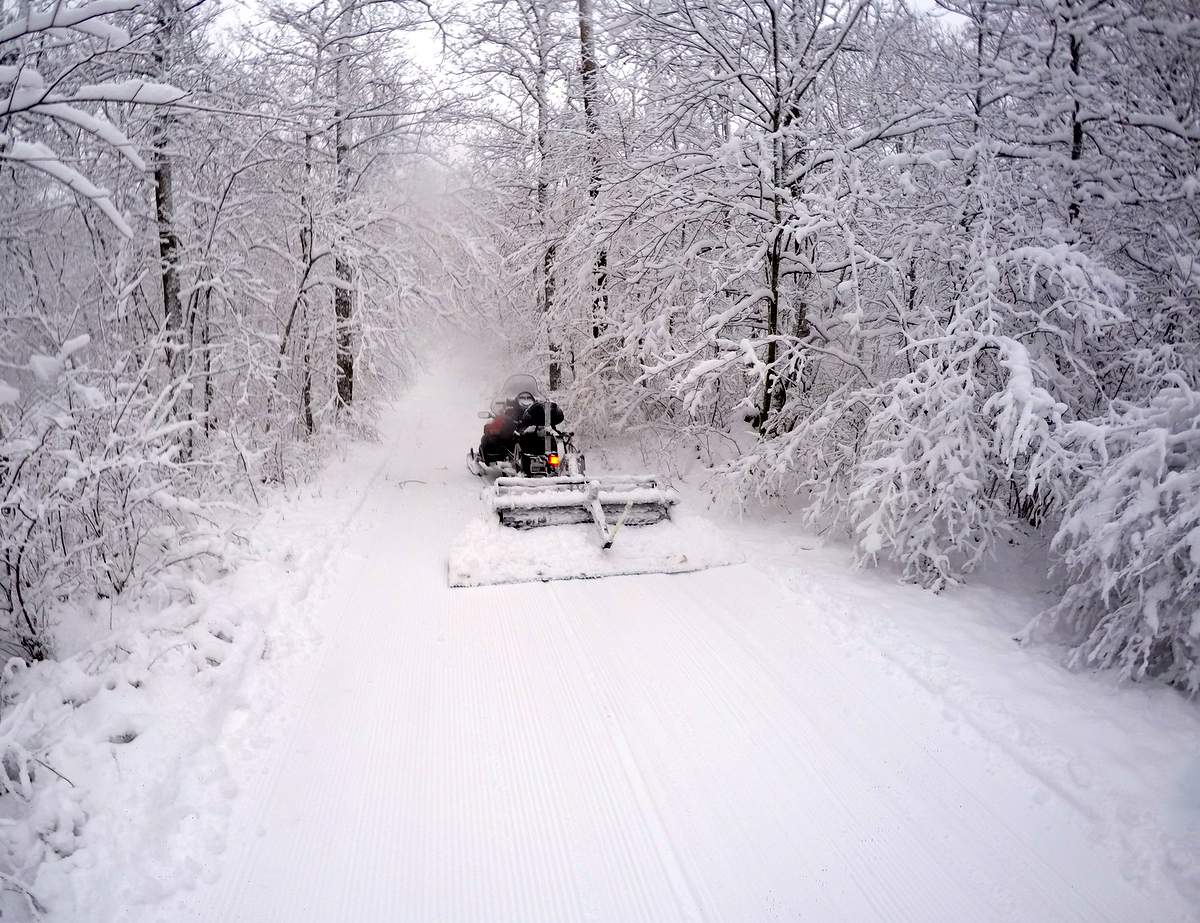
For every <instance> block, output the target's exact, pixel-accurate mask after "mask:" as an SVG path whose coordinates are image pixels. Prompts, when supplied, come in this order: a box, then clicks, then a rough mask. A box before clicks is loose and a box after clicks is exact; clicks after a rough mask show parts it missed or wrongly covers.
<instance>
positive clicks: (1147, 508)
mask: <svg viewBox="0 0 1200 923" xmlns="http://www.w3.org/2000/svg"><path fill="white" fill-rule="evenodd" d="M940 5H941V6H942V8H943V11H944V12H946V13H947V14H948V15H946V16H945V17H943V18H942V19H941V20H940V21H939V22H935V21H933V20H931V19H930V18H929V17H921V16H917V15H914V14H913V13H911V12H910V11H908V10H907V9H905V7H904V6H903V5H902V4H899V3H893V2H884V0H828V2H826V0H673V2H670V3H664V2H661V0H612V2H610V3H606V4H595V5H593V4H587V5H585V4H575V3H571V2H567V0H549V2H539V3H528V2H525V0H487V2H482V3H480V4H479V5H478V6H476V7H474V8H473V10H474V12H473V13H472V15H471V16H469V17H468V19H469V21H466V22H464V23H463V24H462V25H461V34H462V35H464V36H465V37H466V38H465V41H464V45H463V52H462V56H463V60H462V66H463V71H464V74H465V75H467V76H470V77H473V78H474V79H475V80H477V81H483V82H485V83H486V85H487V86H488V87H489V88H490V89H491V90H492V91H493V92H492V93H490V94H489V95H487V96H485V97H484V100H485V102H483V103H481V109H482V110H483V111H484V113H485V114H486V116H487V117H488V125H489V127H488V128H487V129H486V130H484V131H481V132H480V133H479V135H478V136H477V138H476V139H475V140H476V143H477V144H478V145H479V147H478V153H477V159H478V163H479V168H480V169H481V170H482V169H486V170H487V171H488V172H489V174H490V175H491V176H492V177H493V178H494V179H495V184H494V185H495V189H496V193H495V195H494V196H493V197H492V198H491V199H490V200H489V201H488V202H486V203H484V207H485V208H486V209H487V213H488V214H489V215H491V216H492V220H493V221H494V223H495V225H496V226H497V227H501V228H509V229H511V230H510V231H509V232H508V234H507V237H506V238H505V240H504V242H503V246H502V249H503V250H504V252H505V254H506V255H507V256H508V258H509V262H508V268H509V274H508V276H507V278H508V279H509V285H510V292H512V296H511V297H510V298H509V299H507V300H504V301H503V302H502V304H503V308H502V309H500V310H498V312H497V316H498V317H501V318H502V319H503V323H504V324H505V326H506V327H507V328H508V329H514V327H515V328H516V329H519V330H520V331H521V333H520V336H521V338H522V339H523V342H524V345H526V346H527V347H529V348H532V349H535V350H537V351H539V352H540V355H541V356H542V357H543V360H544V362H545V363H546V365H547V367H548V368H555V369H556V370H557V368H558V367H559V366H561V369H562V372H561V374H562V377H563V379H564V386H565V387H567V388H568V389H570V391H571V392H572V398H573V400H574V403H575V405H576V407H577V408H578V410H579V412H581V413H583V414H584V415H585V416H586V418H587V420H588V421H589V422H590V424H591V425H592V426H594V427H596V428H597V429H598V430H604V429H605V428H610V429H615V428H617V427H618V426H619V427H620V428H622V429H628V428H630V427H636V426H638V425H642V426H652V427H655V428H659V429H667V430H670V431H672V432H675V433H677V434H680V435H683V436H686V437H687V438H688V440H689V441H690V442H694V443H697V444H701V445H708V446H711V447H712V458H711V460H712V463H713V465H714V466H715V467H716V468H717V469H718V471H719V472H720V474H721V475H722V477H721V479H720V482H721V484H723V485H724V486H725V487H726V488H728V489H731V490H733V491H734V492H735V493H736V494H737V495H739V496H742V497H747V496H750V495H755V494H757V495H778V494H780V493H784V492H792V491H797V492H800V493H802V494H804V495H805V497H806V498H807V506H806V509H807V511H808V515H809V516H810V517H811V519H812V520H813V521H814V522H815V523H820V524H821V525H822V526H828V525H829V524H831V523H832V524H834V525H836V526H838V527H840V528H842V529H844V530H845V532H846V533H847V534H848V535H849V536H850V537H851V538H852V540H853V542H854V547H855V549H856V554H857V555H858V557H859V559H860V561H863V562H870V561H875V560H877V559H880V558H886V559H889V560H892V561H894V562H896V563H897V564H898V565H899V567H900V568H901V569H902V571H903V574H904V576H905V577H906V578H907V579H909V580H913V581H916V582H918V583H921V584H923V585H925V586H928V587H931V588H935V589H936V588H941V587H944V586H946V585H947V584H951V583H954V582H958V581H961V580H962V579H964V578H965V577H966V576H967V575H968V574H969V573H970V572H971V571H972V569H973V568H975V567H976V566H977V565H978V563H979V562H980V561H981V560H983V559H984V558H986V557H987V556H988V554H989V552H991V551H992V550H993V549H994V548H995V546H996V544H997V543H998V542H1000V541H1002V540H1006V539H1007V538H1008V537H1010V536H1011V535H1012V533H1013V532H1014V530H1015V529H1018V528H1022V529H1033V530H1036V531H1039V532H1041V533H1042V534H1044V535H1045V536H1046V537H1047V538H1048V539H1052V548H1053V552H1054V554H1053V563H1054V566H1055V567H1056V568H1057V574H1058V577H1059V578H1060V580H1061V582H1062V586H1063V593H1064V595H1063V601H1062V603H1061V604H1060V605H1058V606H1057V607H1055V608H1054V609H1053V610H1052V611H1050V612H1049V613H1047V614H1046V616H1045V619H1046V620H1047V623H1048V624H1052V625H1054V626H1057V627H1058V628H1059V629H1061V630H1065V631H1066V632H1067V633H1068V634H1069V635H1070V637H1071V638H1072V640H1073V643H1074V644H1075V645H1076V647H1075V651H1076V657H1077V658H1078V660H1079V661H1080V662H1086V663H1092V664H1098V665H1118V666H1119V667H1120V668H1121V670H1122V671H1123V672H1124V673H1125V674H1127V675H1129V676H1132V677H1141V676H1144V675H1147V674H1149V675H1156V676H1160V677H1162V678H1164V679H1166V680H1168V681H1170V682H1174V683H1177V684H1180V685H1182V686H1184V687H1186V688H1188V689H1190V690H1192V691H1196V690H1198V689H1200V508H1198V507H1197V506H1196V501H1195V490H1196V484H1195V474H1194V472H1195V471H1196V470H1198V469H1200V444H1198V443H1197V436H1196V434H1197V432H1200V414H1198V413H1197V403H1196V400H1195V392H1196V390H1197V388H1198V387H1200V381H1198V378H1197V376H1198V374H1200V341H1198V340H1200V205H1198V202H1200V197H1198V196H1197V192H1200V173H1198V170H1200V117H1198V115H1200V114H1198V106H1200V20H1198V19H1197V16H1196V13H1195V9H1194V4H1190V3H1187V2H1184V0H1154V2H1149V3H1129V2H1122V0H1106V2H1100V3H1097V2H1092V0H1087V2H1085V0H1060V2H1057V3H1053V4H1047V3H1043V2H1040V0H940ZM581 25H584V26H587V25H590V28H591V33H592V34H593V35H599V36H600V39H599V40H598V42H597V44H598V47H600V48H601V49H603V51H602V53H601V54H600V56H599V57H600V59H601V60H600V61H599V75H600V76H599V78H598V83H599V88H598V90H596V91H595V92H594V93H593V94H592V97H593V100H592V102H591V104H589V105H585V103H588V101H589V93H588V87H587V80H588V79H589V78H588V76H587V73H588V68H587V65H586V49H584V50H581V47H580V37H581V33H580V28H581ZM586 32H587V29H586V28H585V29H584V33H585V34H586ZM554 374H557V371H556V372H555V373H554ZM713 436H719V437H721V438H718V439H712V438H710V437H713ZM731 446H736V448H731ZM719 447H723V448H719Z"/></svg>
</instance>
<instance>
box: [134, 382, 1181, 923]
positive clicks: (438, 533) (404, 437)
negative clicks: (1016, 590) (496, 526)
mask: <svg viewBox="0 0 1200 923" xmlns="http://www.w3.org/2000/svg"><path fill="white" fill-rule="evenodd" d="M485 393H486V386H485V385H484V384H483V383H480V384H479V385H478V386H477V387H466V388H464V387H463V386H462V384H461V383H460V382H452V381H451V380H450V376H449V375H447V374H442V375H436V374H435V375H430V376H428V377H426V378H425V379H424V380H422V381H421V382H420V383H418V385H417V386H416V387H414V388H413V389H412V390H411V391H409V392H408V393H407V394H406V395H405V397H404V398H403V399H402V400H401V401H400V402H399V403H398V404H397V405H396V408H395V410H394V413H392V414H391V415H390V416H389V417H388V418H387V419H385V420H384V421H383V423H382V425H381V430H382V433H383V440H382V441H381V443H380V444H379V445H378V446H371V447H369V448H366V449H364V450H362V452H361V453H360V457H359V460H358V462H357V463H355V464H352V465H343V466H341V467H340V468H339V469H338V472H339V475H338V476H339V477H340V478H343V479H344V480H342V481H341V483H338V484H336V485H333V484H331V487H330V489H331V490H332V489H334V487H335V486H336V488H337V489H338V490H340V491H341V492H342V495H344V496H345V497H347V498H353V497H355V496H357V502H356V503H354V504H352V505H351V506H350V508H348V509H347V511H346V519H345V522H344V523H343V524H342V525H341V526H340V527H339V529H340V533H341V541H340V546H341V547H340V548H336V549H332V550H331V555H332V556H331V558H330V560H329V561H328V562H327V568H328V569H329V570H330V574H331V576H330V578H329V579H330V581H331V583H330V584H329V590H328V592H327V593H326V594H325V601H324V602H323V603H322V604H321V609H320V611H319V612H318V620H319V622H320V625H319V629H320V631H321V632H322V633H323V635H324V637H325V641H324V645H323V647H322V649H321V653H320V655H319V656H318V657H314V658H312V660H311V662H310V663H309V664H308V665H307V666H306V667H305V670H304V672H305V673H306V675H305V676H304V677H302V678H301V679H302V681H300V682H297V683H296V684H295V685H294V687H293V688H292V689H291V690H290V694H291V695H292V696H294V701H293V702H292V706H293V707H292V708H291V710H290V713H291V714H293V715H294V720H292V721H291V723H290V725H289V726H288V727H286V728H284V729H281V730H280V732H279V735H278V741H277V744H276V746H275V747H274V749H273V751H272V753H271V754H270V755H269V763H268V764H267V769H266V771H265V772H261V773H259V774H258V775H256V776H253V777H252V779H251V781H250V782H248V783H246V784H247V786H248V787H247V790H246V791H244V792H243V795H242V797H241V799H240V802H239V805H240V807H238V808H237V809H236V810H235V817H236V818H238V822H239V826H237V827H236V828H235V829H234V832H233V842H231V844H230V845H229V847H228V849H227V851H226V853H225V854H224V856H223V857H222V860H221V861H222V865H221V867H220V868H218V869H214V870H212V871H213V876H212V877H213V881H212V883H210V884H209V885H206V886H204V887H202V888H200V889H199V890H197V891H195V892H192V893H191V894H188V895H184V896H182V897H177V898H176V899H174V900H173V901H172V902H168V903H165V904H163V905H162V906H160V907H156V908H153V909H149V908H147V911H148V912H147V916H146V919H154V920H158V921H174V920H198V921H204V923H234V921H255V923H268V921H289V923H291V921H298V920H305V921H316V923H325V921H354V923H373V921H379V923H383V921H399V920H403V921H514V923H516V921H521V923H534V921H559V923H562V921H585V920H586V921H654V923H667V921H674V920H679V921H685V920H707V921H751V920H773V919H787V920H795V919H805V920H816V921H827V920H854V921H864V920H921V921H943V920H944V921H961V920H996V921H1022V920H1024V921H1046V920H1054V921H1067V920H1087V921H1098V920H1114V921H1115V920H1129V919H1143V920H1145V919H1177V918H1182V917H1183V915H1184V913H1185V912H1184V911H1183V910H1181V909H1180V906H1181V905H1179V904H1178V903H1176V902H1175V901H1174V900H1173V899H1172V898H1168V897H1163V898H1162V900H1161V901H1160V902H1159V904H1158V905H1157V906H1155V904H1154V903H1153V901H1151V902H1150V903H1149V904H1148V903H1147V895H1146V894H1145V893H1144V892H1142V891H1140V890H1138V889H1136V888H1135V887H1134V886H1133V885H1131V884H1129V883H1128V882H1127V879H1126V878H1125V877H1124V876H1123V875H1122V873H1121V869H1120V868H1119V867H1118V859H1117V858H1116V857H1115V856H1114V855H1112V854H1110V853H1109V852H1108V851H1107V850H1106V849H1105V848H1104V846H1103V845H1102V844H1099V843H1096V842H1093V840H1092V838H1091V837H1090V836H1089V832H1088V831H1089V817H1088V816H1087V809H1086V807H1083V806H1080V805H1077V804H1073V803H1072V801H1071V799H1070V795H1069V793H1066V792H1063V793H1054V792H1051V793H1050V795H1049V797H1048V798H1047V797H1046V796H1045V792H1044V790H1045V785H1044V784H1043V783H1042V782H1041V781H1039V780H1037V779H1035V778H1034V777H1033V776H1032V775H1030V774H1029V772H1028V771H1027V770H1026V769H1025V768H1023V767H1022V766H1021V765H1020V764H1019V763H1018V762H1016V761H1014V760H1012V759H1009V758H1007V757H1006V756H1005V754H1004V753H1003V752H1001V751H998V750H997V749H996V748H994V747H992V746H990V745H989V743H988V742H987V741H986V740H984V739H982V738H981V737H979V736H978V735H974V734H973V732H972V730H971V729H970V728H969V727H965V726H963V725H962V724H961V723H955V722H953V721H951V720H950V719H949V718H948V717H947V715H946V713H945V710H944V708H943V707H942V705H941V703H939V701H938V700H937V698H936V696H934V695H931V694H930V692H929V691H928V690H926V689H923V688H921V687H920V686H919V685H918V684H916V683H915V682H913V681H912V680H911V679H910V678H908V677H906V676H904V675H902V674H900V673H895V672H893V673H889V674H885V675H881V673H880V671H879V668H878V665H877V663H875V662H874V661H872V660H871V659H870V658H867V657H864V656H862V655H861V652H859V653H856V652H855V651H854V650H852V649H850V648H846V647H842V646H839V644H838V642H836V641H835V640H833V639H831V638H830V637H828V635H827V634H826V633H824V632H820V631H814V630H813V624H814V619H813V617H812V613H813V612H814V609H813V606H815V605H818V604H819V603H818V602H815V601H814V599H806V598H805V597H804V596H803V595H802V594H799V593H796V592H791V591H788V590H786V589H784V588H782V587H781V586H779V585H778V584H777V583H774V582H772V580H771V578H770V577H768V576H767V575H765V574H764V573H762V572H760V571H757V570H755V569H754V568H752V567H750V566H747V565H742V566H736V567H730V568H722V569H719V570H710V571H705V572H701V573H697V574H689V575H678V576H648V577H621V578H612V579H607V580H600V581H577V582H571V583H548V584H523V585H514V586H497V587H487V588H482V589H465V590H451V589H449V588H448V587H447V585H446V575H445V557H444V556H445V549H446V548H447V547H448V545H449V544H450V543H451V541H452V540H453V539H454V538H455V536H456V535H457V534H458V533H459V532H460V531H461V530H462V528H463V527H464V525H465V523H466V522H468V521H469V520H470V519H471V518H472V517H473V516H477V515H479V513H480V500H479V484H478V482H477V481H476V480H475V479H474V478H472V477H471V476H470V475H469V474H468V473H466V471H465V470H464V469H463V465H462V463H461V459H462V456H463V454H464V451H465V449H466V447H467V446H468V445H470V444H471V442H472V441H473V440H474V439H476V438H477V427H478V426H479V422H478V420H477V418H476V417H475V411H476V410H478V409H479V408H480V407H482V406H484V401H485V400H486V398H485V396H484V395H485ZM235 769H236V767H235Z"/></svg>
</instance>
